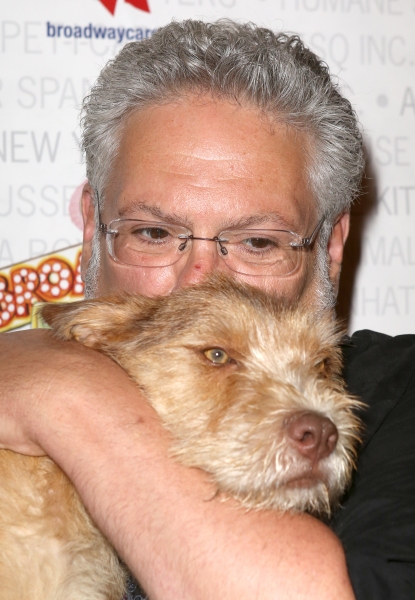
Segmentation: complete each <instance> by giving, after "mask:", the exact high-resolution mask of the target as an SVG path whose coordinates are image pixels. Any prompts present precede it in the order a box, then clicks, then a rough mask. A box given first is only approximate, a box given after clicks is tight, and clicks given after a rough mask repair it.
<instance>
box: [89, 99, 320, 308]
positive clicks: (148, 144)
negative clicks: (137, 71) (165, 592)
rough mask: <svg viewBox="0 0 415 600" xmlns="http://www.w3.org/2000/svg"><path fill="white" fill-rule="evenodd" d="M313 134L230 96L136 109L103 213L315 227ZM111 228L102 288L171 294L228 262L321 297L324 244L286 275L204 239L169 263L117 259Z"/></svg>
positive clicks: (200, 229) (291, 290)
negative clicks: (230, 258) (319, 254)
mask: <svg viewBox="0 0 415 600" xmlns="http://www.w3.org/2000/svg"><path fill="white" fill-rule="evenodd" d="M307 149H308V150H310V143H309V140H308V138H307V137H306V135H305V134H303V133H299V132H295V131H293V130H292V129H291V128H288V127H287V126H285V125H284V124H274V125H272V126H271V125H270V123H269V122H268V121H267V120H266V118H265V117H263V116H262V115H260V114H259V113H258V111H256V110H254V109H251V108H247V107H242V106H238V105H236V104H234V103H230V102H227V101H214V100H212V99H210V98H193V97H191V98H186V99H182V100H180V101H178V102H177V103H169V104H166V105H163V106H155V107H150V108H146V109H145V110H141V111H140V112H137V113H134V114H133V115H132V116H131V117H130V119H129V120H128V123H127V125H126V127H125V129H124V133H123V136H122V139H121V144H120V151H119V154H118V156H117V159H116V161H115V163H114V166H113V169H112V174H111V177H110V180H109V184H108V186H107V189H106V196H105V205H104V208H103V210H102V215H101V220H102V222H103V223H106V224H108V223H109V222H110V221H111V220H113V219H117V218H119V217H124V218H130V219H141V220H147V221H151V220H154V221H158V222H160V221H163V222H167V223H174V224H178V225H183V226H185V227H187V228H188V229H190V230H191V231H192V233H193V235H195V236H197V237H205V238H213V237H214V236H217V235H218V234H219V233H220V232H221V231H223V230H229V229H233V228H241V227H243V228H245V227H251V228H257V229H258V228H262V229H288V230H291V231H294V232H296V233H298V234H300V235H301V236H302V237H305V236H306V235H309V234H310V233H311V232H312V230H313V229H314V227H315V226H316V223H317V220H318V216H317V210H316V206H315V202H314V200H313V198H312V195H311V192H310V189H309V187H308V182H307ZM83 202H84V217H85V232H84V260H85V262H86V261H88V259H89V257H90V254H91V240H92V235H93V232H94V229H95V224H94V220H93V209H92V205H91V204H92V203H91V196H90V191H89V190H88V188H87V189H86V190H85V192H84V197H83ZM104 238H105V236H104V235H102V236H101V240H100V243H101V248H100V252H101V261H100V268H99V273H98V279H97V290H96V294H97V295H103V294H107V293H109V292H113V291H115V290H126V291H129V292H136V293H142V294H145V295H148V296H155V295H164V294H169V293H171V292H172V291H174V290H175V289H177V288H179V287H182V286H186V285H191V284H195V283H198V282H201V281H202V280H203V279H204V278H205V277H206V276H207V275H208V274H209V273H211V272H212V271H218V270H220V271H224V272H227V273H228V274H231V275H233V276H235V277H237V278H238V279H240V280H244V281H246V282H248V283H250V284H251V285H254V286H257V287H260V288H262V289H264V290H266V291H269V292H276V293H278V294H281V295H284V296H286V297H288V298H290V299H294V298H296V297H300V298H301V300H302V301H303V302H305V303H308V304H312V303H313V302H314V301H315V300H316V297H317V290H316V288H317V285H318V281H317V279H318V278H317V276H316V275H315V269H314V264H315V250H314V249H312V250H311V251H306V252H303V253H302V254H303V259H302V262H301V264H300V266H299V268H298V269H297V270H296V271H295V272H294V273H292V274H291V275H289V276H286V277H282V278H280V277H274V276H266V277H265V276H264V277H262V276H261V277H258V276H256V277H253V276H246V275H241V274H237V273H234V272H233V271H230V270H229V269H228V267H227V266H226V262H225V261H224V260H223V259H222V258H220V256H219V254H218V251H217V247H216V244H215V243H214V242H211V241H202V240H196V241H193V242H192V247H191V249H190V250H189V251H188V252H186V253H185V254H184V255H183V256H182V257H181V258H180V259H179V260H178V261H177V262H176V263H175V264H173V265H171V266H168V267H157V268H148V267H132V266H125V265H122V264H120V263H117V262H115V261H114V260H112V259H111V257H110V256H109V254H108V252H107V250H106V247H105V239H104Z"/></svg>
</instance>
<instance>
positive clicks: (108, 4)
mask: <svg viewBox="0 0 415 600" xmlns="http://www.w3.org/2000/svg"><path fill="white" fill-rule="evenodd" d="M99 1H100V2H101V4H103V5H104V6H105V8H106V9H107V10H109V12H110V13H111V14H112V15H113V14H114V13H115V7H116V6H117V0H99ZM124 2H126V3H127V4H131V5H132V6H134V7H135V8H138V10H144V11H145V12H150V8H149V6H148V2H147V0H124Z"/></svg>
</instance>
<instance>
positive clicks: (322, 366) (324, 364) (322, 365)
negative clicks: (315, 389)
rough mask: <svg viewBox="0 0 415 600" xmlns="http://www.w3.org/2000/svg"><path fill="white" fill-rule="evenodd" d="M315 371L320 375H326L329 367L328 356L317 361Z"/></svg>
mask: <svg viewBox="0 0 415 600" xmlns="http://www.w3.org/2000/svg"><path fill="white" fill-rule="evenodd" d="M316 366H317V371H318V373H319V374H320V375H327V373H328V371H329V368H330V361H329V359H328V358H325V359H324V360H321V361H320V362H319V363H317V365H316Z"/></svg>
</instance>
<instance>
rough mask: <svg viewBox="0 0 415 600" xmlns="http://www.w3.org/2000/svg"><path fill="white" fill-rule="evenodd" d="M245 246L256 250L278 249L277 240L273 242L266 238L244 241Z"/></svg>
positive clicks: (253, 238) (252, 238)
mask: <svg viewBox="0 0 415 600" xmlns="http://www.w3.org/2000/svg"><path fill="white" fill-rule="evenodd" d="M243 244H244V245H245V246H250V247H251V248H255V249H258V250H262V249H263V248H268V249H271V248H277V247H278V243H277V240H271V239H270V238H266V237H251V238H247V239H246V240H244V241H243Z"/></svg>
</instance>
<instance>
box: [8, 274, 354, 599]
mask: <svg viewBox="0 0 415 600" xmlns="http://www.w3.org/2000/svg"><path fill="white" fill-rule="evenodd" d="M43 317H44V319H45V320H46V322H47V323H49V325H50V326H51V327H52V328H53V330H54V335H55V336H56V337H58V338H60V339H62V340H72V339H74V340H77V341H79V342H81V343H82V344H85V345H86V346H89V347H91V348H94V349H96V350H99V351H101V352H103V353H105V354H107V355H108V356H110V357H111V358H112V359H113V360H115V361H116V362H117V363H118V364H119V365H120V366H121V367H123V368H124V369H125V370H126V371H127V373H128V374H129V375H130V377H132V379H133V380H134V381H135V382H136V383H137V384H138V386H139V387H140V388H141V390H142V391H143V392H144V394H145V395H146V397H147V399H148V401H149V402H150V403H151V405H152V406H153V407H154V408H155V410H156V411H157V413H158V414H159V416H160V418H161V420H162V422H163V423H164V425H165V426H166V427H167V429H168V430H169V431H170V432H171V434H172V437H173V440H174V442H173V446H172V449H171V451H172V454H173V455H174V456H175V457H176V458H177V460H179V461H181V462H182V463H183V464H185V465H187V466H189V467H198V468H200V469H204V470H205V471H206V472H207V473H209V474H210V476H211V477H212V480H213V481H214V482H215V484H216V487H217V494H218V495H220V497H221V498H225V499H226V497H229V496H233V497H235V498H237V499H238V500H239V501H240V502H241V503H242V504H243V505H244V506H246V507H247V509H275V510H282V511H307V512H310V513H312V514H315V515H317V516H320V517H324V516H327V515H329V514H330V511H331V510H332V507H333V506H335V505H336V504H337V503H338V502H339V500H340V498H341V496H342V494H343V493H344V490H345V489H346V488H347V486H348V485H349V482H350V478H351V474H352V471H353V468H354V464H355V459H356V447H357V444H358V441H359V433H360V422H359V420H358V418H357V417H356V415H355V412H356V409H357V408H358V407H359V403H358V401H357V400H356V399H355V398H353V397H350V396H349V395H348V394H347V393H346V391H345V387H344V383H343V381H342V379H341V351H340V347H339V344H340V340H341V335H342V334H341V332H339V330H338V328H337V326H336V323H335V320H334V317H333V314H332V313H331V311H327V312H326V313H324V314H320V315H319V317H318V318H316V314H315V313H312V312H310V311H307V310H304V309H301V308H299V307H297V308H290V307H289V306H287V305H286V303H285V302H283V301H281V300H278V299H274V298H271V297H270V296H269V295H268V294H265V293H264V292H261V291H260V290H258V289H254V288H251V287H249V286H247V285H244V284H241V283H237V282H236V281H234V280H233V279H230V278H227V277H223V276H215V277H213V278H212V279H211V280H210V281H208V282H207V283H205V284H203V285H198V286H193V287H189V288H186V289H183V290H180V291H178V292H175V293H174V294H172V295H170V296H166V297H157V298H146V297H141V296H132V295H118V296H112V297H108V298H106V299H103V300H99V299H98V300H86V301H81V302H77V303H70V304H66V305H57V304H49V305H46V306H45V307H44V309H43ZM0 477H1V487H0V490H1V491H0V499H1V513H0V582H1V583H0V585H1V592H0V599H1V600H21V599H22V598H30V600H58V599H59V600H75V599H76V600H120V598H121V597H122V594H123V590H124V585H125V573H124V569H123V567H122V566H121V564H120V562H119V560H118V558H117V556H116V554H115V552H114V551H113V549H112V548H111V546H110V545H109V543H108V542H107V541H106V539H105V538H104V537H103V536H102V535H101V534H100V532H99V531H98V530H97V528H96V527H95V526H94V524H93V523H92V521H91V519H90V517H89V516H88V514H87V513H86V511H85V509H84V508H83V506H82V504H81V502H80V499H79V497H78V495H77V494H76V492H75V490H74V488H73V487H72V485H71V483H70V482H69V481H68V479H67V478H66V476H65V475H64V474H63V473H62V471H61V470H60V469H59V468H58V467H57V466H56V465H55V464H54V463H53V462H52V461H51V460H50V459H49V458H33V457H25V456H21V455H18V454H14V453H12V452H10V451H7V450H2V451H0Z"/></svg>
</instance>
